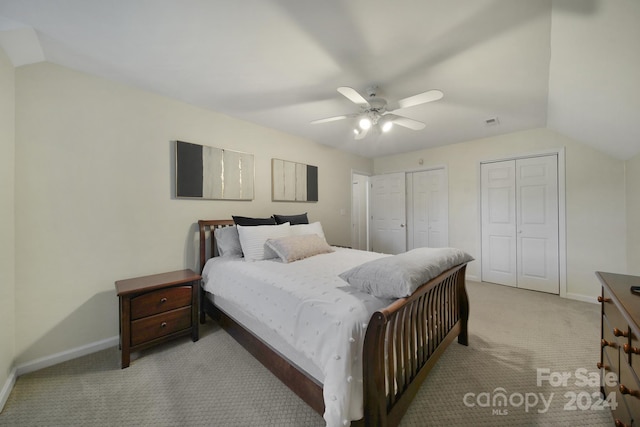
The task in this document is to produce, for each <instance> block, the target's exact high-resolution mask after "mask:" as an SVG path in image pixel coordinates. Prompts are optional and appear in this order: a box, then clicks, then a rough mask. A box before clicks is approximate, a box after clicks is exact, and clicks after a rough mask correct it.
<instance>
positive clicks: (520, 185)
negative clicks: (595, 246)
mask: <svg viewBox="0 0 640 427" xmlns="http://www.w3.org/2000/svg"><path fill="white" fill-rule="evenodd" d="M516 170H517V177H516V196H517V198H516V212H517V220H516V222H517V247H516V254H517V256H516V258H517V261H516V263H517V268H516V269H517V272H518V287H519V288H525V289H531V290H534V291H541V292H549V293H553V294H557V293H559V292H560V273H559V268H558V265H559V264H558V162H557V157H556V156H545V157H532V158H528V159H518V160H517V161H516Z"/></svg>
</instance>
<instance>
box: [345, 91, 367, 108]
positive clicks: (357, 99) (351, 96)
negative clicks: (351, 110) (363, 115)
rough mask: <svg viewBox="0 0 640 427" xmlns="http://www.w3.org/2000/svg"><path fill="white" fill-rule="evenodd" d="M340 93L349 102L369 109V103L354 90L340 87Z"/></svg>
mask: <svg viewBox="0 0 640 427" xmlns="http://www.w3.org/2000/svg"><path fill="white" fill-rule="evenodd" d="M338 92H340V93H341V94H342V95H344V96H345V97H346V98H347V99H348V100H349V101H351V102H353V103H354V104H358V105H359V106H361V107H368V106H369V102H368V101H367V100H366V99H365V98H364V97H363V96H362V95H360V94H359V93H358V91H356V90H355V89H353V88H350V87H348V86H340V87H339V88H338Z"/></svg>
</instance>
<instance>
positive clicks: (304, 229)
mask: <svg viewBox="0 0 640 427" xmlns="http://www.w3.org/2000/svg"><path fill="white" fill-rule="evenodd" d="M302 234H317V235H318V236H320V237H322V238H323V239H325V241H326V238H325V237H324V230H323V229H322V224H320V222H319V221H317V222H312V223H311V224H295V225H292V226H291V235H293V236H300V235H302Z"/></svg>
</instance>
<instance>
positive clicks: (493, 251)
mask: <svg viewBox="0 0 640 427" xmlns="http://www.w3.org/2000/svg"><path fill="white" fill-rule="evenodd" d="M515 173H516V162H515V161H514V160H508V161H504V162H496V163H483V164H482V165H481V170H480V181H481V193H482V194H481V216H482V281H483V282H492V283H498V284H500V285H507V286H516V285H517V274H516V204H515V200H516V185H515V184H516V179H515Z"/></svg>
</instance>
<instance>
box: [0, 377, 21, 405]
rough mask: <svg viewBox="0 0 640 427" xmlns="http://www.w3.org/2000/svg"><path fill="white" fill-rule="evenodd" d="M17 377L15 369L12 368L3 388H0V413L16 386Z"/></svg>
mask: <svg viewBox="0 0 640 427" xmlns="http://www.w3.org/2000/svg"><path fill="white" fill-rule="evenodd" d="M17 378H18V375H17V374H16V368H13V369H12V370H11V372H10V373H9V378H7V381H5V383H4V386H2V390H1V391H0V412H2V410H3V409H4V405H5V404H6V403H7V400H9V395H10V394H11V390H13V386H14V385H15V384H16V379H17Z"/></svg>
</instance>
